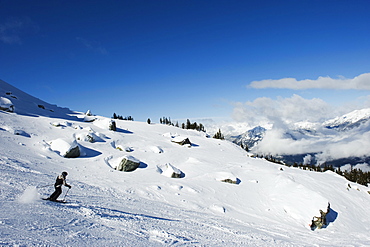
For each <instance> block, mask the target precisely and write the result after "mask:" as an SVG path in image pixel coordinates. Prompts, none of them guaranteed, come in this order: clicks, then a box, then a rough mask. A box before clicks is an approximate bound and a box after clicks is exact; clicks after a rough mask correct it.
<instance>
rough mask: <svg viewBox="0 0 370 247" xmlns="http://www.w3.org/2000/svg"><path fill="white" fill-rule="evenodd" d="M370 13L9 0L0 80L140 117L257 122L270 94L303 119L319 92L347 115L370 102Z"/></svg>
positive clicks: (339, 7)
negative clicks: (253, 119)
mask: <svg viewBox="0 0 370 247" xmlns="http://www.w3.org/2000/svg"><path fill="white" fill-rule="evenodd" d="M369 11H370V2H369V1H367V0H356V1H342V0H335V1H334V0H320V1H319V0H310V1H308V0H307V1H306V0H294V1H263V0H262V1H247V0H246V1H232V0H231V1H230V0H228V1H195V0H194V1H192V0H186V1H182V0H179V1H162V0H158V1H154V0H152V1H141V0H138V1H110V0H108V1H58V0H57V1H26V0H24V1H19V0H1V1H0V55H1V60H0V79H2V80H4V81H6V82H8V83H10V84H12V85H14V86H16V87H18V88H19V89H21V90H23V91H25V92H27V93H29V94H32V95H33V96H36V97H38V98H40V99H42V100H44V101H47V102H49V103H53V104H57V105H58V106H63V107H69V108H71V109H72V110H78V111H86V110H88V109H90V110H91V111H92V112H93V113H94V114H98V115H103V116H108V117H109V116H112V115H113V113H114V112H115V113H117V114H119V115H123V116H129V115H130V116H133V117H134V119H135V120H139V121H146V119H147V118H151V119H152V121H153V122H159V117H162V116H166V117H171V119H186V118H190V119H195V118H214V119H218V118H226V119H232V118H233V119H234V120H238V121H248V115H249V114H255V113H259V114H261V112H264V107H265V104H264V103H263V102H265V103H266V104H267V103H268V104H272V105H276V106H277V105H279V107H282V108H284V109H283V111H284V112H289V109H290V108H291V107H292V105H289V104H293V106H294V105H295V104H301V105H302V110H301V111H300V114H301V115H302V117H301V118H302V119H304V116H307V115H308V114H313V115H315V114H316V113H315V111H313V109H316V108H317V107H316V106H315V107H314V108H312V107H311V108H310V106H312V104H315V103H317V102H318V100H317V99H320V104H319V105H320V106H321V108H327V111H328V112H335V111H334V110H333V109H339V110H340V111H341V112H343V113H344V112H345V111H349V110H353V109H357V108H358V109H360V108H365V107H370V98H369V89H370V88H369V87H370V86H367V87H366V85H370V75H368V74H367V73H369V72H370V42H369V40H370V25H369V23H370V15H369V14H368V13H369ZM319 77H325V78H327V79H326V80H322V79H318V78H319ZM357 77H360V79H361V80H356V79H354V78H357ZM286 78H294V80H293V82H292V80H291V79H286ZM307 79H308V80H310V81H303V80H307ZM358 81H360V82H358ZM294 85H296V86H294ZM297 85H298V86H297ZM332 85H334V86H332ZM345 85H352V86H351V87H346V86H345ZM321 104H322V105H321ZM303 106H305V107H303ZM270 107H271V105H270ZM307 107H308V108H309V109H308V111H307V112H306V111H305V110H306V108H307ZM285 108H287V109H285ZM319 108H320V107H319ZM321 108H320V109H321ZM285 110H286V111H285ZM339 110H338V112H339ZM295 114H298V113H295ZM317 114H322V116H327V115H328V114H327V113H322V112H320V113H317Z"/></svg>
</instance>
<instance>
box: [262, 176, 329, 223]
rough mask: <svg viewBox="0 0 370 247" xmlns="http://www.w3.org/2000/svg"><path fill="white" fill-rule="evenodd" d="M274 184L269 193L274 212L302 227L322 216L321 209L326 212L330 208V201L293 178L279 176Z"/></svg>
mask: <svg viewBox="0 0 370 247" xmlns="http://www.w3.org/2000/svg"><path fill="white" fill-rule="evenodd" d="M273 184H274V186H273V187H271V190H270V191H269V192H268V193H267V196H268V197H269V198H270V200H271V203H272V205H271V207H272V208H273V211H274V212H275V213H277V214H280V215H284V214H285V215H286V216H288V217H289V218H291V219H292V220H293V221H297V222H299V223H300V224H301V225H304V226H307V222H310V221H311V220H312V217H313V216H320V213H319V210H320V209H321V210H323V211H326V209H327V207H328V203H329V201H328V199H326V198H325V197H323V196H322V195H321V194H320V193H318V192H315V191H313V190H311V189H310V188H308V187H307V186H304V185H303V184H300V183H299V182H296V181H295V179H294V177H292V176H287V175H285V174H280V175H277V176H276V177H275V179H274V180H273Z"/></svg>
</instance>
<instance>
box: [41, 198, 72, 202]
mask: <svg viewBox="0 0 370 247" xmlns="http://www.w3.org/2000/svg"><path fill="white" fill-rule="evenodd" d="M42 200H46V201H51V200H49V199H48V198H42ZM51 202H58V203H67V201H62V200H55V201H51Z"/></svg>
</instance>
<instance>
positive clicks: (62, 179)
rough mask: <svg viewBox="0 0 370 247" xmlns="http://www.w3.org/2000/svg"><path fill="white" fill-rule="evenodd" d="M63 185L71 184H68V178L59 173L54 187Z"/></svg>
mask: <svg viewBox="0 0 370 247" xmlns="http://www.w3.org/2000/svg"><path fill="white" fill-rule="evenodd" d="M62 185H64V186H67V187H69V186H70V185H69V184H67V182H66V179H65V177H64V176H63V175H59V176H58V177H57V180H56V181H55V184H54V187H62Z"/></svg>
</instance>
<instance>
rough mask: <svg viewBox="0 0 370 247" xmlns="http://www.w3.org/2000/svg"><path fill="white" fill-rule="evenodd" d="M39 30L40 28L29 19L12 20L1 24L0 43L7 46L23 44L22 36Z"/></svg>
mask: <svg viewBox="0 0 370 247" xmlns="http://www.w3.org/2000/svg"><path fill="white" fill-rule="evenodd" d="M38 30H39V27H38V26H37V25H36V24H35V23H34V22H33V21H31V19H29V18H26V17H24V18H10V19H8V20H7V21H6V22H4V23H0V41H1V42H3V43H6V44H22V36H24V35H25V34H27V33H35V32H37V31H38Z"/></svg>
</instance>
